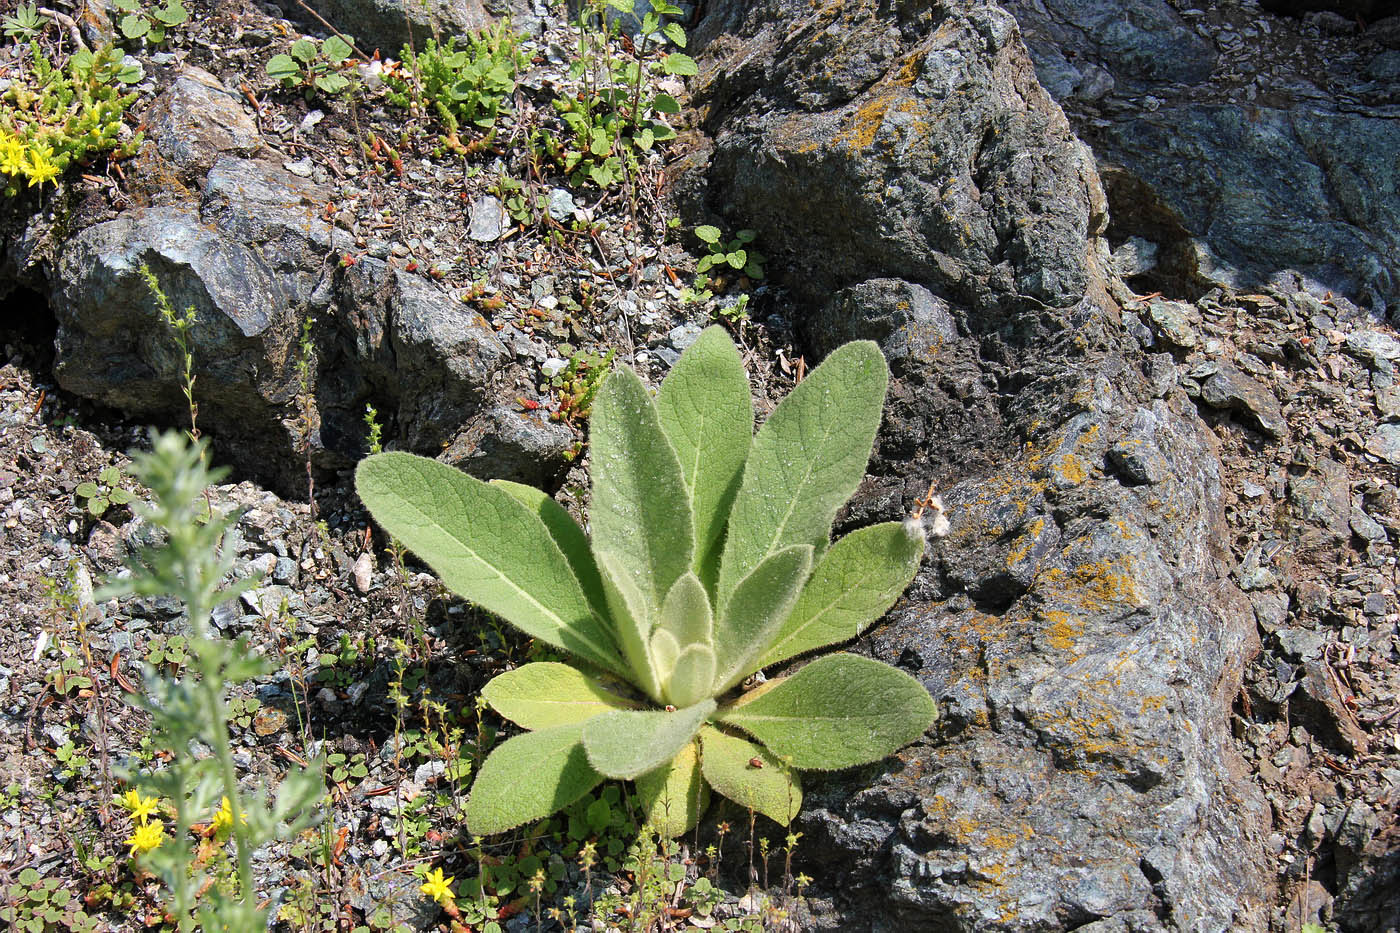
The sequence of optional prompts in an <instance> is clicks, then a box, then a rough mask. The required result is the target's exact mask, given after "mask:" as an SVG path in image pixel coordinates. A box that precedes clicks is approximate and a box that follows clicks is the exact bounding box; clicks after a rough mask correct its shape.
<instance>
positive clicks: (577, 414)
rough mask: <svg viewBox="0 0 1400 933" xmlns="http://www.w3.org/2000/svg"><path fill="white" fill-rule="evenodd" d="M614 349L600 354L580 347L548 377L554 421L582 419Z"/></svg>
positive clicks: (551, 416)
mask: <svg viewBox="0 0 1400 933" xmlns="http://www.w3.org/2000/svg"><path fill="white" fill-rule="evenodd" d="M616 354H617V351H616V350H612V349H610V350H608V352H607V353H606V354H604V355H602V356H599V355H598V354H597V353H590V352H588V351H586V350H581V351H579V352H578V353H575V354H573V355H571V356H570V357H569V362H568V364H567V365H566V366H565V367H564V368H563V369H561V370H559V372H557V373H555V374H554V375H553V376H551V377H550V379H549V391H550V392H551V393H552V394H553V395H554V398H555V404H554V411H552V412H551V413H550V416H549V417H550V419H551V420H554V421H568V422H583V421H586V420H587V419H588V415H589V413H590V412H591V411H592V410H593V399H594V397H595V396H596V395H597V394H598V388H599V386H601V385H602V384H603V378H604V377H605V376H607V374H608V370H609V369H610V368H611V367H612V361H613V357H614V356H615V355H616Z"/></svg>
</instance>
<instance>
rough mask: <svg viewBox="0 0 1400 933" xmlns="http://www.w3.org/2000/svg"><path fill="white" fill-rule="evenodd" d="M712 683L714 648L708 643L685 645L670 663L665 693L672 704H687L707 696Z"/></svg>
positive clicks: (712, 689) (712, 688) (712, 686)
mask: <svg viewBox="0 0 1400 933" xmlns="http://www.w3.org/2000/svg"><path fill="white" fill-rule="evenodd" d="M657 634H665V633H664V632H658V633H657ZM714 684H715V651H714V649H713V648H711V647H710V646H709V645H687V646H686V647H685V649H684V650H682V651H681V653H680V655H679V656H678V657H677V658H676V662H675V664H674V665H672V669H671V676H670V678H669V682H668V683H667V684H666V688H665V693H666V697H667V698H668V699H669V700H670V701H671V702H672V703H673V704H674V705H676V706H688V705H690V704H691V703H699V702H700V701H701V700H702V699H703V698H705V697H707V696H709V695H710V694H711V693H712V692H713V691H714Z"/></svg>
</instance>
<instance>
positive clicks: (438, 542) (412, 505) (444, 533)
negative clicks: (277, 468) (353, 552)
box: [355, 453, 626, 675]
mask: <svg viewBox="0 0 1400 933" xmlns="http://www.w3.org/2000/svg"><path fill="white" fill-rule="evenodd" d="M355 490H356V492H358V493H359V494H360V499H361V500H363V501H364V503H365V505H366V506H367V507H368V508H369V510H370V513H371V514H372V515H373V516H374V520H375V521H377V522H379V524H380V525H382V526H383V527H384V530H385V531H387V532H389V534H391V535H393V536H394V537H396V538H398V539H399V540H400V541H402V542H403V543H404V545H405V546H406V547H408V548H409V550H411V551H413V552H414V553H415V554H417V555H418V556H419V557H420V558H422V560H423V561H424V562H425V563H427V565H428V566H429V567H431V568H433V570H434V572H436V573H437V575H438V577H440V578H441V579H442V582H443V583H444V584H446V586H447V587H448V588H449V589H450V590H452V591H453V592H454V593H457V594H458V595H459V596H463V597H465V598H466V599H469V600H471V601H472V602H474V603H476V604H478V605H480V606H482V607H483V608H485V609H488V610H490V611H491V612H494V613H496V614H497V615H499V616H501V617H502V618H504V619H505V620H506V621H507V622H510V623H511V624H512V625H514V626H516V627H517V628H519V629H520V630H521V631H523V632H525V633H526V634H527V635H532V636H534V637H535V638H538V639H540V640H541V641H544V642H547V643H549V644H551V645H554V646H555V647H556V648H562V649H564V650H565V651H570V652H572V653H574V654H576V655H578V656H579V657H580V658H583V659H584V660H585V661H589V662H591V663H593V664H596V665H598V666H599V667H602V668H604V669H605V670H609V671H612V672H614V673H617V674H623V675H625V674H626V667H625V665H624V664H623V663H622V659H621V657H619V655H618V652H617V648H616V647H615V646H614V644H613V640H612V637H611V635H610V633H609V632H608V631H607V629H606V627H605V625H604V623H603V622H602V621H601V620H600V619H599V618H598V617H597V615H595V613H594V612H593V608H592V606H590V605H589V601H588V597H587V596H586V595H585V594H584V591H583V588H582V586H580V584H579V581H578V578H577V577H575V576H574V572H573V570H572V569H571V568H570V567H569V562H568V560H567V559H566V558H565V556H564V554H563V552H562V551H560V549H559V546H558V545H557V544H555V543H554V539H553V538H552V537H551V536H550V533H549V530H548V529H547V528H545V525H544V523H543V522H542V521H540V519H539V518H538V516H536V515H535V514H534V513H532V512H531V511H530V509H528V508H527V507H526V506H524V505H522V504H521V503H520V502H519V501H518V500H516V499H515V498H514V497H512V496H511V495H510V494H509V493H508V492H506V491H505V490H503V489H499V488H496V487H494V486H491V485H490V484H488V483H483V482H482V481H481V480H479V479H476V478H475V477H473V476H468V475H467V474H466V473H463V472H462V471H461V470H458V469H456V468H454V467H450V466H448V465H447V464H445V463H438V462H437V461H436V460H429V459H428V458H426V457H418V456H415V455H413V454H407V453H384V454H375V455H374V456H372V457H367V458H365V459H364V460H362V461H361V462H360V465H359V468H358V469H356V471H355Z"/></svg>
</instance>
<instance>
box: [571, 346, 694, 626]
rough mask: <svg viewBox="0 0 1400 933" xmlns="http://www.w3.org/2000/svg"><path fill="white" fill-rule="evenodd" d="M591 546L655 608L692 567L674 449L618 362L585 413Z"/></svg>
mask: <svg viewBox="0 0 1400 933" xmlns="http://www.w3.org/2000/svg"><path fill="white" fill-rule="evenodd" d="M589 443H590V445H591V453H590V458H591V460H592V463H593V501H592V507H591V511H590V513H589V524H590V525H591V526H592V530H593V550H594V552H595V553H596V552H599V551H607V552H609V553H610V554H612V555H614V556H615V557H617V558H618V559H619V565H620V567H622V568H625V569H626V570H627V571H628V572H629V573H630V574H631V575H632V579H633V581H634V582H635V583H636V585H637V588H638V589H639V590H640V591H641V593H642V595H643V596H644V597H645V598H646V602H647V605H648V606H649V607H650V608H651V609H653V610H659V609H660V608H661V601H662V599H664V598H665V596H666V594H667V593H668V592H670V589H671V585H672V584H673V583H675V582H676V579H677V578H679V577H680V576H681V574H683V573H685V572H686V571H688V570H689V569H690V558H691V553H692V550H693V547H694V534H695V532H694V527H693V525H692V522H691V518H690V493H689V491H688V490H687V489H686V485H685V479H684V477H683V476H682V475H681V463H680V460H679V459H678V458H677V456H676V449H675V448H674V447H672V446H671V442H670V441H669V440H667V438H666V433H665V432H664V431H662V430H661V422H660V420H659V417H658V415H657V413H656V403H655V402H653V401H652V398H651V395H650V394H649V393H648V392H647V389H646V386H644V385H642V381H641V380H640V379H638V378H637V374H636V373H634V372H632V370H631V369H629V368H628V367H626V366H619V367H617V368H616V369H614V370H613V371H612V372H611V373H609V374H608V375H607V377H606V378H604V380H603V385H602V387H601V388H600V389H599V390H598V396H597V398H595V399H594V401H593V415H592V418H591V419H590V420H589Z"/></svg>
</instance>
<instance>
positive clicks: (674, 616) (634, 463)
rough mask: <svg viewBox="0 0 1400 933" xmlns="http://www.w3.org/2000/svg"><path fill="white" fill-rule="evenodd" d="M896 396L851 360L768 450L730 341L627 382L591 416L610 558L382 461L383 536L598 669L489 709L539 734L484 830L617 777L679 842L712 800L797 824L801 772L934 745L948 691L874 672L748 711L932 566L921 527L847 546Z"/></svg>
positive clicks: (533, 502)
mask: <svg viewBox="0 0 1400 933" xmlns="http://www.w3.org/2000/svg"><path fill="white" fill-rule="evenodd" d="M888 379H889V371H888V367H887V366H886V364H885V361H884V357H883V356H882V355H881V354H880V351H879V349H878V348H877V347H876V346H875V344H873V343H870V342H869V341H863V342H857V343H851V344H847V345H846V346H844V347H841V348H839V349H838V350H836V351H835V352H833V353H832V354H831V355H830V357H828V358H827V360H826V361H825V362H823V363H822V364H821V366H819V367H817V368H816V369H815V370H814V371H813V372H812V373H811V375H809V376H808V377H807V378H806V379H805V380H803V381H802V382H800V383H798V385H797V387H796V388H795V389H794V390H793V392H792V394H790V395H789V396H788V397H787V398H786V399H784V400H783V401H782V402H781V403H780V404H779V405H778V407H777V408H776V409H775V410H774V412H773V414H772V415H771V416H770V417H769V419H768V420H767V422H766V423H765V424H764V425H763V426H762V428H761V429H760V430H759V431H758V433H757V434H754V432H753V423H754V419H753V404H752V400H751V398H750V395H749V387H748V379H747V375H746V374H745V372H744V368H743V363H742V362H741V360H740V358H739V353H738V350H737V348H736V347H735V346H734V343H733V342H732V341H731V340H730V338H729V336H728V335H727V334H726V333H725V331H724V330H723V328H720V327H711V328H709V329H707V330H706V331H705V332H704V333H703V334H702V335H701V336H700V339H699V340H697V341H696V342H695V344H693V345H692V346H691V347H690V348H689V349H687V350H686V352H685V353H684V354H683V355H682V356H681V358H680V360H678V361H677V363H676V365H675V367H674V368H673V369H672V371H671V373H670V375H669V376H668V377H667V378H666V380H665V382H664V383H663V384H662V386H661V389H660V392H659V394H658V395H657V396H656V397H655V398H653V397H652V396H651V394H650V393H649V392H648V391H647V390H646V387H645V386H644V385H643V384H642V382H641V380H640V379H639V378H638V377H637V375H636V373H634V372H633V371H632V370H631V369H630V368H627V367H619V368H616V369H614V370H613V371H612V372H611V373H610V374H609V375H608V376H607V377H606V378H605V379H604V380H603V383H602V386H601V388H600V389H599V390H598V393H597V396H596V397H595V399H594V401H593V412H592V417H591V419H590V433H591V444H592V465H593V471H592V472H593V476H592V504H591V512H590V525H591V529H592V538H591V539H589V538H588V537H585V535H584V532H583V531H582V529H581V528H580V527H579V526H578V525H577V524H576V523H575V522H574V520H573V519H572V518H571V517H570V516H569V514H568V513H567V512H566V511H565V510H564V509H563V507H562V506H560V505H558V504H557V503H556V502H555V501H554V500H553V499H551V498H549V496H547V495H546V494H545V493H543V492H541V491H540V490H537V489H533V488H531V487H528V486H521V485H518V484H515V483H508V482H503V481H493V482H490V483H483V482H481V481H480V480H477V479H475V478H474V477H471V476H469V475H467V474H465V473H462V472H461V471H459V470H457V469H454V468H452V467H450V466H447V465H445V464H442V463H439V462H437V461H434V460H429V459H426V458H423V457H416V456H413V455H411V454H405V453H384V454H379V455H377V456H373V457H369V458H367V459H365V460H364V461H362V462H361V464H360V466H359V469H358V470H357V472H356V489H357V490H358V492H359V494H360V498H361V499H362V500H363V501H364V503H365V504H366V505H367V506H368V507H369V510H370V512H371V514H373V516H374V517H375V519H376V521H378V522H379V523H380V524H381V525H382V526H384V528H385V530H387V531H388V532H389V533H390V534H392V535H393V536H394V537H395V538H397V539H398V540H399V541H401V542H402V543H403V544H404V545H405V546H406V547H408V548H409V549H410V550H412V551H414V552H415V553H417V554H418V555H419V557H421V558H423V559H424V560H425V561H426V562H427V563H428V565H429V566H430V567H432V568H433V569H434V570H435V571H436V572H437V573H438V575H439V576H440V577H441V578H442V581H443V582H444V583H445V584H446V585H447V586H448V587H449V588H450V589H452V590H453V591H454V592H456V593H458V594H459V595H461V596H464V597H466V598H468V599H470V600H472V601H473V602H476V603H477V604H479V605H480V606H482V607H483V608H485V609H487V610H489V611H491V612H494V613H496V614H497V615H499V616H501V617H502V618H504V619H505V620H506V621H508V622H510V623H512V624H513V625H515V626H516V627H517V628H519V629H521V630H522V631H524V632H526V633H527V634H529V635H531V636H533V637H535V638H536V639H538V640H539V641H542V642H545V643H546V644H549V645H552V646H554V647H555V648H559V649H562V650H564V651H566V652H568V653H569V654H570V655H572V656H573V657H574V658H576V659H577V662H576V665H570V664H563V663H557V662H535V663H531V664H526V665H525V666H523V667H520V668H517V669H515V670H511V671H507V672H506V673H503V674H501V675H499V676H497V677H496V678H495V679H494V680H492V681H491V682H490V683H489V684H487V685H486V687H485V689H484V691H483V696H484V697H485V698H486V700H487V702H488V703H489V704H490V705H491V707H492V708H493V709H495V711H496V712H497V713H499V714H501V715H502V716H504V717H505V718H506V719H509V720H511V721H512V722H514V723H515V724H516V725H518V726H520V727H521V728H523V729H526V730H530V731H527V732H526V733H524V734H522V735H517V736H515V737H513V738H510V739H508V740H506V741H505V742H503V743H501V744H500V745H498V746H496V747H495V748H494V749H493V750H492V752H491V754H490V756H489V757H488V758H487V759H486V761H485V763H484V764H483V765H482V767H481V769H480V771H479V773H478V776H477V779H476V783H475V785H474V786H473V788H472V793H471V797H470V799H469V800H468V802H467V808H466V817H467V826H468V829H469V830H470V831H471V832H473V833H476V834H480V835H486V834H491V833H498V832H503V831H505V830H508V829H511V828H513V827H515V826H519V825H521V824H523V823H526V822H530V821H532V820H536V819H540V818H542V817H545V816H548V815H549V814H551V813H553V812H555V811H556V810H559V809H560V808H562V807H564V806H567V805H568V804H569V803H571V802H573V801H574V800H577V799H578V798H580V797H581V796H583V795H584V794H586V793H587V792H588V791H589V790H591V789H592V788H593V787H595V786H597V785H598V784H599V783H600V782H601V781H603V780H604V779H605V778H616V779H625V780H635V781H636V786H637V791H638V793H639V795H640V798H641V802H642V808H643V811H644V813H645V815H646V818H647V821H648V822H649V823H651V824H652V825H653V826H654V827H656V828H657V829H658V831H660V832H661V833H663V834H664V835H669V836H674V835H677V834H679V833H681V832H684V831H685V830H686V829H687V828H689V827H691V826H693V825H694V824H695V822H696V821H697V820H698V819H699V816H700V813H701V812H702V811H703V809H704V808H705V805H706V803H707V801H708V799H709V791H710V788H713V789H714V790H715V791H718V792H719V793H720V794H722V795H723V796H725V797H728V798H730V799H731V800H733V801H735V802H737V803H738V804H740V805H741V806H744V807H748V808H751V809H753V810H756V811H758V812H761V813H764V814H766V815H767V816H769V817H771V818H772V819H774V820H776V821H777V822H779V823H782V824H787V823H788V822H789V821H790V820H791V819H792V817H793V816H794V815H795V814H796V813H797V811H798V809H799V808H800V806H801V801H802V790H801V784H800V781H799V778H798V774H797V772H798V770H801V769H817V770H831V769H837V768H846V767H851V766H853V765H858V764H863V763H865V762H870V761H875V760H878V759H879V758H882V757H884V756H885V755H888V754H891V753H892V752H894V751H896V750H897V749H898V748H900V747H901V746H903V745H905V744H907V743H909V742H912V741H914V740H915V739H917V738H918V737H919V736H920V735H922V734H923V732H924V730H925V729H927V728H928V727H929V725H930V724H931V723H932V722H933V720H934V718H935V716H936V714H937V709H936V707H935V705H934V703H933V700H932V698H931V697H930V696H929V694H928V691H927V690H925V689H924V688H923V687H922V686H921V685H920V684H919V683H918V682H917V681H915V680H914V679H913V678H911V677H910V676H909V675H907V674H905V673H903V672H901V671H898V670H896V669H894V668H892V667H889V666H887V665H884V664H881V663H880V662H878V661H873V660H869V659H867V658H862V657H857V656H855V655H850V654H834V655H830V656H827V657H823V658H820V659H819V660H816V661H813V662H812V663H810V664H808V665H806V666H805V667H803V668H801V669H800V670H799V671H798V672H797V673H795V674H793V675H792V676H790V677H786V678H783V679H780V680H772V681H768V682H766V683H763V684H760V685H758V686H757V687H755V688H754V689H752V690H748V691H747V692H745V691H743V690H742V685H743V684H744V683H745V682H746V681H747V680H748V678H749V677H750V676H751V675H752V674H754V673H755V672H756V671H759V670H760V669H762V668H764V667H767V666H770V665H774V664H779V663H781V662H783V661H786V660H788V659H790V658H794V657H797V656H798V655H803V654H806V653H808V652H811V651H814V650H816V649H819V648H822V647H824V646H827V645H831V644H834V643H836V642H840V641H845V640H847V639H850V638H853V637H855V636H856V635H858V634H860V632H862V631H863V630H864V629H865V628H866V627H867V626H868V625H870V624H871V623H872V622H874V621H875V620H876V619H878V618H879V617H880V616H881V615H883V614H884V612H885V611H886V610H887V609H888V608H889V607H890V606H891V605H892V604H893V603H894V601H895V600H896V599H897V598H898V597H899V594H900V593H902V592H903V591H904V588H905V587H906V586H908V584H909V581H910V580H911V579H912V578H913V576H914V573H915V571H916V570H917V568H918V565H919V561H920V558H921V557H922V555H923V552H924V543H925V532H924V530H923V525H922V523H921V521H919V520H918V519H911V520H909V521H905V522H888V523H885V524H880V525H873V526H870V527H868V528H862V529H860V530H858V531H855V532H853V533H851V534H849V535H847V536H846V537H844V538H842V539H841V540H840V541H837V542H835V543H834V544H833V543H832V542H831V541H830V533H831V527H832V523H833V521H834V520H835V517H836V513H837V510H838V509H840V507H841V506H842V504H843V503H844V502H845V501H846V500H847V499H848V498H849V497H850V496H851V494H852V493H853V492H855V489H856V487H857V485H858V484H859V483H860V481H861V478H862V477H863V476H864V473H865V466H866V462H867V461H868V460H869V457H870V452H871V448H872V446H873V444H874V439H875V431H876V428H877V426H878V425H879V422H880V413H881V410H882V407H883V403H884V397H885V389H886V385H887V383H888Z"/></svg>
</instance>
